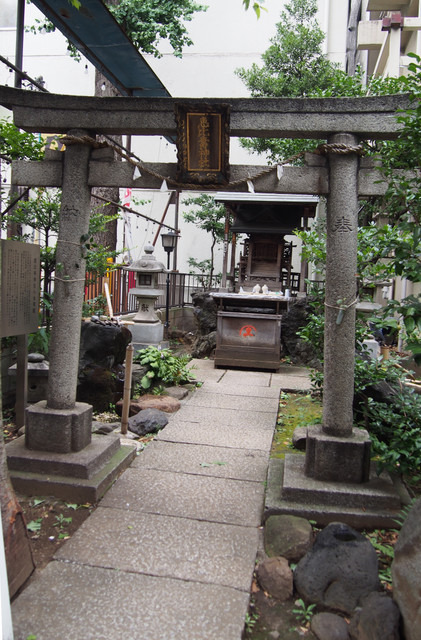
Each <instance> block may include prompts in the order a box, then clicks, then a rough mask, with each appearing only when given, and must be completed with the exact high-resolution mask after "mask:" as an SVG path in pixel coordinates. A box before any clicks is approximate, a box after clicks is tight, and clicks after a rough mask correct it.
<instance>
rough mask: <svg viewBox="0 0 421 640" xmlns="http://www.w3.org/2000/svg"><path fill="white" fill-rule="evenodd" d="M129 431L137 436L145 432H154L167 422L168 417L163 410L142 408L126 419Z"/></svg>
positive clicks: (143, 434)
mask: <svg viewBox="0 0 421 640" xmlns="http://www.w3.org/2000/svg"><path fill="white" fill-rule="evenodd" d="M128 422H129V427H128V428H129V431H131V432H132V433H136V434H137V435H138V436H145V435H146V434H147V433H156V432H157V431H159V430H160V429H163V428H164V427H165V425H167V424H168V418H167V416H166V415H165V413H164V412H163V411H159V410H158V409H144V410H143V411H139V413H137V414H136V415H135V416H132V417H131V418H129V420H128Z"/></svg>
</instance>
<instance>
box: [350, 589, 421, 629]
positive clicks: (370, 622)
mask: <svg viewBox="0 0 421 640" xmlns="http://www.w3.org/2000/svg"><path fill="white" fill-rule="evenodd" d="M399 621H400V613H399V608H398V606H397V604H396V602H394V601H393V600H392V598H390V597H389V596H388V595H387V594H386V593H379V592H377V591H373V593H369V594H368V596H367V597H366V598H364V600H363V601H362V606H361V607H357V609H356V610H355V612H354V614H353V616H352V618H351V624H350V627H349V633H350V636H351V638H352V640H400V637H401V636H400V632H399ZM417 631H419V630H418V629H417ZM406 637H407V638H408V636H406ZM414 638H415V636H414ZM417 638H419V635H417Z"/></svg>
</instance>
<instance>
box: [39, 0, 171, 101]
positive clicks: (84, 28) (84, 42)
mask: <svg viewBox="0 0 421 640" xmlns="http://www.w3.org/2000/svg"><path fill="white" fill-rule="evenodd" d="M32 2H33V3H34V4H35V5H36V6H37V7H38V9H39V10H40V11H42V13H43V14H44V15H45V16H47V18H49V20H51V22H52V23H53V24H54V25H55V26H56V27H57V29H59V30H60V31H61V32H62V33H63V34H64V35H65V36H66V37H67V38H68V39H69V40H70V42H72V44H74V45H75V47H77V49H78V50H79V51H80V52H81V53H83V55H84V56H85V57H86V58H87V59H88V60H89V61H90V62H91V63H92V64H93V65H94V66H95V67H96V68H97V69H99V70H100V71H101V72H102V73H103V74H104V76H105V77H106V78H108V80H109V81H110V82H112V84H113V85H114V86H115V87H116V88H117V89H118V90H119V91H120V93H122V94H123V95H128V96H140V97H143V98H148V97H153V98H165V97H170V94H169V92H168V91H167V89H166V88H165V87H164V85H163V84H162V82H161V81H160V79H159V78H158V76H157V75H156V74H155V73H154V71H152V69H151V68H150V66H149V65H148V64H147V62H146V61H145V60H144V58H143V57H142V56H141V55H140V53H139V52H138V51H137V49H136V47H135V46H134V45H133V44H132V42H131V41H130V40H129V39H128V37H127V36H126V34H125V33H124V31H123V30H122V28H121V27H120V25H119V24H118V23H117V22H116V20H115V19H114V18H113V16H112V15H111V13H110V12H109V11H108V9H107V7H106V6H105V5H104V3H103V2H101V0H82V5H81V7H80V9H79V10H78V9H76V8H75V7H73V5H71V4H70V2H68V0H32Z"/></svg>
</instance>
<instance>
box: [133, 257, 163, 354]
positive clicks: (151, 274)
mask: <svg viewBox="0 0 421 640" xmlns="http://www.w3.org/2000/svg"><path fill="white" fill-rule="evenodd" d="M144 251H145V255H143V256H142V257H141V258H140V259H139V260H136V261H135V262H133V263H132V264H131V265H129V266H127V267H124V268H125V270H126V271H134V272H135V275H136V286H135V287H133V288H132V289H130V290H129V294H130V295H133V296H136V299H137V302H138V310H137V313H136V314H135V315H134V316H132V317H131V318H130V319H131V323H130V327H129V329H130V331H131V333H132V337H133V346H134V347H135V349H143V348H145V347H148V346H150V345H155V346H157V345H159V344H160V343H161V342H162V340H163V335H164V326H163V325H162V323H161V320H160V319H159V317H158V316H157V314H156V311H155V302H156V300H157V298H158V296H159V295H161V294H162V289H159V288H158V275H159V274H160V273H165V271H166V269H165V267H164V265H163V264H162V263H161V262H158V261H157V259H156V258H155V256H154V255H152V254H153V251H154V248H153V246H152V245H150V244H148V245H145V248H144Z"/></svg>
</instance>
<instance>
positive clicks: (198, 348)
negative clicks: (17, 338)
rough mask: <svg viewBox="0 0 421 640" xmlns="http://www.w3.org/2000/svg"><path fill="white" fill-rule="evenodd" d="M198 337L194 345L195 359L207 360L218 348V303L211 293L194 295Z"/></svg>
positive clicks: (194, 312) (193, 353) (192, 352)
mask: <svg viewBox="0 0 421 640" xmlns="http://www.w3.org/2000/svg"><path fill="white" fill-rule="evenodd" d="M192 301H193V306H194V309H193V316H194V320H195V325H196V336H195V339H194V341H193V344H192V349H191V355H192V356H193V358H206V357H208V356H210V355H212V353H213V351H214V350H215V347H216V311H217V309H216V303H215V300H214V299H213V298H212V297H211V296H210V295H209V292H206V291H204V292H200V293H193V294H192Z"/></svg>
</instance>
